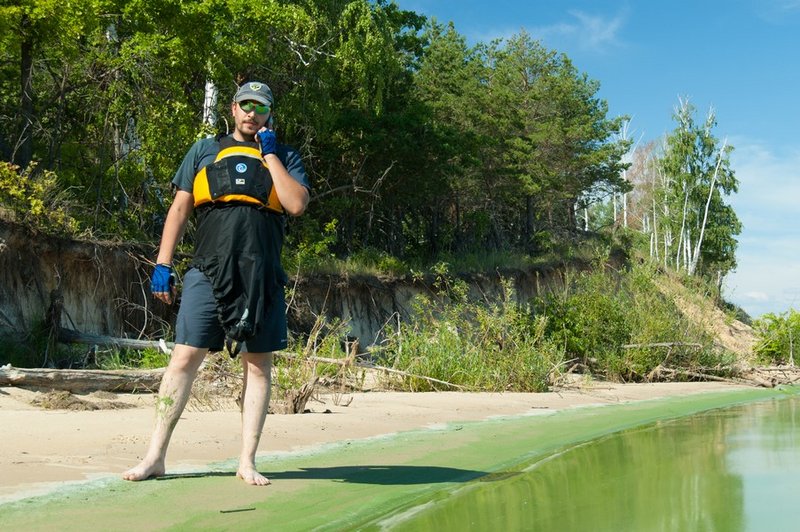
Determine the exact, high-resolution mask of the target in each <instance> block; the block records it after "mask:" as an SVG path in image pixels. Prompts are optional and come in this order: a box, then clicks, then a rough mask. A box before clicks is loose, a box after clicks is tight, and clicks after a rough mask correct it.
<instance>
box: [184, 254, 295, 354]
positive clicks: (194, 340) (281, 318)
mask: <svg viewBox="0 0 800 532" xmlns="http://www.w3.org/2000/svg"><path fill="white" fill-rule="evenodd" d="M258 331H259V332H258V334H256V335H255V336H254V337H253V338H250V339H249V340H248V341H247V342H244V344H243V346H242V352H245V353H267V352H270V351H277V350H279V349H286V345H287V339H286V338H287V334H286V332H287V328H286V300H285V299H284V293H283V290H282V289H281V290H278V291H277V293H276V294H273V296H272V301H271V302H270V307H269V308H268V309H267V313H266V316H265V317H264V319H263V320H262V321H261V324H260V327H258ZM224 341H225V331H224V330H223V329H222V325H221V324H220V322H219V318H218V316H217V302H216V300H215V299H214V292H213V291H212V289H211V281H209V279H208V277H206V275H205V274H204V273H203V272H201V271H200V270H198V269H196V268H192V269H190V270H189V271H188V272H186V275H184V276H183V291H182V295H181V306H180V309H178V319H177V322H176V324H175V343H176V344H184V345H190V346H192V347H207V348H208V349H209V350H210V351H222V346H223V344H224Z"/></svg>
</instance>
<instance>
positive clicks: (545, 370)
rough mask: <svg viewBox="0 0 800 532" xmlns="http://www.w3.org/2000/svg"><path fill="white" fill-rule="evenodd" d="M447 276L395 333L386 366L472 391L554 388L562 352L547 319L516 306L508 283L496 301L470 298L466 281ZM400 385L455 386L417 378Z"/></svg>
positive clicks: (424, 387) (385, 356)
mask: <svg viewBox="0 0 800 532" xmlns="http://www.w3.org/2000/svg"><path fill="white" fill-rule="evenodd" d="M440 272H441V276H440V278H439V281H438V283H437V286H438V291H437V296H436V299H431V298H428V297H419V298H418V299H417V300H416V301H415V306H414V315H413V317H412V319H411V320H409V321H407V322H406V323H403V324H401V325H400V329H399V330H397V331H391V332H390V334H389V338H388V341H387V344H386V345H385V346H384V350H382V351H381V361H382V362H383V363H384V364H386V365H390V366H392V367H393V368H395V369H399V370H402V371H405V372H407V373H409V374H411V375H424V376H427V377H432V378H434V379H439V380H442V381H445V382H448V383H451V384H454V385H457V386H460V387H463V388H466V389H471V390H494V391H503V390H515V391H544V390H546V389H547V387H548V384H549V383H550V382H551V381H552V379H553V374H554V373H555V372H556V371H557V369H558V366H559V364H560V362H561V354H562V353H561V351H560V350H559V349H557V348H556V347H555V346H554V344H552V343H551V342H549V341H547V340H546V339H545V338H544V330H545V323H546V320H545V319H541V318H534V317H532V316H531V314H530V313H529V312H527V310H526V309H525V308H524V307H520V306H519V305H518V304H517V303H516V302H515V301H514V297H513V295H514V294H513V289H512V287H511V284H510V282H508V281H506V282H504V284H503V293H502V294H498V295H497V297H496V298H494V299H493V300H492V301H484V302H480V301H470V300H469V299H468V297H467V290H466V286H465V285H464V283H463V282H459V281H456V280H453V279H452V278H450V277H449V276H447V274H446V268H445V267H444V266H442V267H441V268H440ZM400 386H402V387H403V388H405V389H409V390H415V391H418V390H431V389H449V388H450V387H449V386H447V385H444V384H435V383H433V382H431V381H428V380H424V379H419V378H415V377H413V376H411V377H408V378H406V379H403V380H402V382H401V384H400Z"/></svg>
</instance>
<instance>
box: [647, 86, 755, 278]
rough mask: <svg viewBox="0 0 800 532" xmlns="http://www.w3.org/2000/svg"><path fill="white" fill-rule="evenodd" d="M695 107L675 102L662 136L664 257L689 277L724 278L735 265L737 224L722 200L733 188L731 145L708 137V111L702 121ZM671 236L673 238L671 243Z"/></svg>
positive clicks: (711, 125)
mask: <svg viewBox="0 0 800 532" xmlns="http://www.w3.org/2000/svg"><path fill="white" fill-rule="evenodd" d="M694 114H695V108H694V107H693V106H692V105H691V104H690V103H689V101H688V100H684V99H682V100H680V101H679V105H678V107H677V108H676V111H675V115H674V118H675V120H676V121H677V123H678V125H677V127H676V128H675V129H674V130H673V132H672V133H671V134H669V135H667V137H666V139H665V142H664V148H663V153H662V154H661V155H660V156H659V159H658V168H659V171H660V172H661V174H662V176H663V178H662V185H661V186H662V187H663V193H664V195H663V197H664V203H663V210H662V214H663V221H664V224H663V228H664V230H663V235H664V236H663V238H664V240H663V243H664V251H665V253H666V252H670V253H669V254H665V257H664V260H665V261H668V260H669V256H671V257H672V260H673V264H672V265H673V266H674V267H675V269H677V270H681V271H685V272H687V273H689V274H690V275H694V274H701V275H708V276H714V277H716V278H718V279H721V278H722V277H724V275H725V274H726V273H728V272H729V271H730V270H731V269H733V268H734V267H735V266H736V258H735V252H736V239H735V236H736V235H738V234H739V233H740V232H741V223H740V222H739V219H738V217H737V216H736V213H734V211H733V209H732V208H731V206H730V205H729V204H727V203H726V201H725V198H726V196H728V195H729V194H732V193H734V192H736V191H737V188H738V180H737V179H736V176H735V173H734V171H733V169H732V168H731V165H730V152H731V151H732V150H733V147H732V146H730V145H729V144H728V143H727V141H725V142H723V143H722V144H721V145H720V143H719V141H718V139H717V138H716V137H715V136H714V135H713V129H714V127H715V126H716V125H717V121H716V116H715V114H714V111H713V109H711V110H710V111H709V113H708V115H707V116H706V119H705V121H704V122H703V123H697V122H696V121H695V119H694ZM672 235H676V236H677V242H676V243H675V244H674V245H673V242H671V241H670V240H671V239H672Z"/></svg>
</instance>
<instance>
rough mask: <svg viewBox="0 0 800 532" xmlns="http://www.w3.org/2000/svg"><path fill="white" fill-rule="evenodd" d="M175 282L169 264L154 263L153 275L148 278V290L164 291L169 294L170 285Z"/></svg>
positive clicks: (173, 273) (154, 291)
mask: <svg viewBox="0 0 800 532" xmlns="http://www.w3.org/2000/svg"><path fill="white" fill-rule="evenodd" d="M174 284H175V271H174V270H173V269H172V266H170V265H169V264H156V269H155V270H153V277H151V278H150V291H151V292H153V293H154V294H155V293H157V292H166V293H168V294H171V292H172V286H173V285H174Z"/></svg>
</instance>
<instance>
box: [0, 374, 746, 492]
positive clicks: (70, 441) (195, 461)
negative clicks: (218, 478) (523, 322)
mask: <svg viewBox="0 0 800 532" xmlns="http://www.w3.org/2000/svg"><path fill="white" fill-rule="evenodd" d="M738 388H744V387H742V386H736V385H731V384H726V383H660V384H612V383H598V382H590V383H582V384H581V386H580V387H577V386H576V387H570V388H566V389H559V390H556V391H552V392H548V393H537V394H530V393H459V392H434V393H401V392H366V393H355V394H350V395H344V396H341V395H333V394H332V395H321V396H320V397H318V398H315V399H312V400H311V401H310V402H309V403H308V405H307V408H308V409H310V410H311V412H309V413H305V414H298V415H270V416H269V417H268V418H267V424H266V427H265V430H264V436H263V438H262V440H261V445H260V447H259V456H265V455H269V454H270V453H276V452H288V451H299V450H307V449H310V448H313V447H315V446H319V445H321V444H325V443H331V442H338V441H343V440H353V439H361V438H367V437H372V436H378V435H384V434H390V433H394V432H401V431H407V430H413V429H419V428H423V427H427V426H431V425H436V424H442V423H448V422H458V421H473V420H481V419H487V418H490V417H494V416H507V415H519V414H526V413H531V412H534V411H537V410H551V411H552V410H558V409H564V408H572V407H579V406H587V405H603V404H616V403H622V402H630V401H641V400H647V399H657V398H664V397H675V396H684V395H687V394H695V393H704V392H713V391H723V390H733V389H738ZM37 397H38V398H41V395H40V394H39V395H37V392H32V391H29V390H24V389H20V388H11V387H6V388H0V427H2V434H3V435H2V438H0V441H2V447H1V449H2V453H0V503H2V502H8V501H12V500H19V499H22V498H25V497H28V496H32V495H38V494H42V493H48V492H49V491H52V490H55V489H58V487H59V486H61V485H64V483H67V482H75V481H85V480H91V479H97V478H104V477H114V476H119V475H120V474H121V473H122V472H123V471H124V470H126V469H128V468H130V467H132V466H134V465H136V464H137V463H138V461H139V460H140V459H141V457H142V455H143V453H144V451H145V447H146V445H147V441H148V438H149V435H150V430H151V428H152V423H153V400H154V396H152V395H115V396H108V395H107V394H103V395H101V396H99V397H98V396H97V395H94V396H83V397H82V399H84V400H86V401H88V402H93V403H96V404H105V405H106V406H108V405H109V401H112V402H113V403H114V405H115V406H117V407H118V408H114V409H99V410H90V411H74V410H47V409H42V408H40V407H37V406H34V405H33V404H31V403H32V402H35V400H36V399H37ZM121 406H127V408H119V407H121ZM214 408H215V409H213V410H212V409H210V408H209V405H203V404H198V403H190V405H189V408H187V411H186V412H185V413H184V415H183V416H182V418H181V421H180V423H179V424H178V427H177V429H176V431H175V434H174V436H173V440H172V444H171V446H170V450H169V454H168V456H167V472H168V473H174V472H185V471H196V470H202V468H203V467H204V466H206V465H207V464H210V463H214V462H220V461H224V460H229V459H233V458H235V457H237V456H238V452H239V413H238V411H237V410H236V406H235V404H233V402H229V404H227V405H225V404H222V403H220V404H217V405H214Z"/></svg>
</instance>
